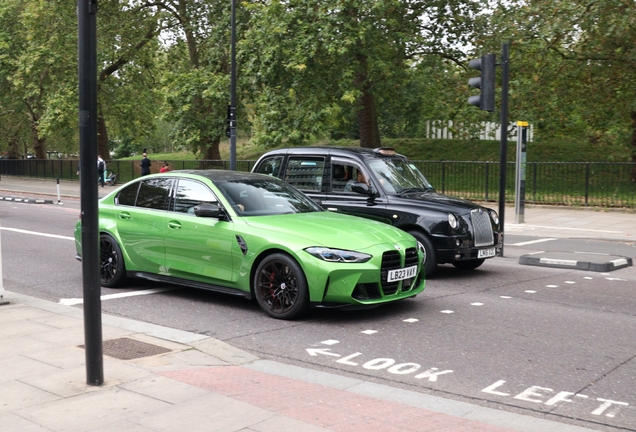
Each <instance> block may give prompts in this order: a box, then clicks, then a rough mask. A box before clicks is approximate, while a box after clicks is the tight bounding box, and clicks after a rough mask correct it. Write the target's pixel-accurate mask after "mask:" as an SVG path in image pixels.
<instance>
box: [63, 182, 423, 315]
mask: <svg viewBox="0 0 636 432" xmlns="http://www.w3.org/2000/svg"><path fill="white" fill-rule="evenodd" d="M152 179H157V180H155V184H159V185H168V184H169V185H171V186H170V188H171V189H170V190H171V192H170V197H171V198H170V200H169V203H166V204H165V207H162V208H161V209H156V208H144V207H138V206H134V205H122V204H121V203H120V202H119V201H118V200H119V196H120V193H121V194H123V193H126V192H122V191H124V189H126V188H129V189H128V191H130V190H131V188H132V189H134V188H136V187H139V188H141V186H135V184H136V183H139V182H142V181H145V182H148V181H152ZM186 180H190V183H193V182H196V183H197V185H199V186H201V187H205V188H208V189H209V191H210V192H211V194H212V195H213V196H214V198H215V199H216V200H217V202H216V203H214V202H213V204H215V205H218V207H219V208H220V209H221V212H222V216H221V217H200V216H197V215H195V214H193V213H192V211H190V212H188V213H186V212H178V211H174V209H175V208H176V206H177V204H174V202H176V201H175V199H176V198H175V197H176V196H177V195H178V193H177V192H175V191H176V190H177V189H176V185H177V184H179V185H181V184H182V183H181V182H185V181H186ZM261 181H263V182H267V184H269V183H271V182H276V184H275V185H274V186H271V185H270V186H264V187H277V188H278V187H282V188H285V190H287V189H289V188H291V190H292V191H291V193H294V194H299V195H300V196H298V195H294V198H293V199H292V200H288V201H293V202H292V204H294V203H296V202H297V201H298V200H300V201H302V204H303V205H307V206H313V207H310V210H309V211H304V210H303V211H302V212H295V213H294V212H291V213H290V212H287V211H284V212H283V211H281V212H280V213H276V212H278V211H279V209H283V208H285V207H284V206H285V205H287V204H288V202H286V201H284V200H279V196H277V195H273V194H272V193H270V192H266V193H264V196H265V200H266V201H268V200H271V201H272V202H275V203H277V204H276V205H270V207H268V208H273V209H274V210H273V211H274V214H270V213H271V212H270V213H267V212H265V213H264V214H258V215H248V213H247V212H246V213H245V214H241V212H240V211H239V210H238V207H237V205H236V203H235V202H233V201H232V199H231V198H230V196H229V195H228V190H229V189H230V188H226V189H228V190H224V186H223V185H224V184H226V185H227V184H228V182H229V183H231V185H232V187H235V186H236V185H243V183H241V182H246V183H245V184H248V183H249V182H252V183H249V184H258V185H263V184H264V183H259V182H261ZM254 182H256V183H254ZM278 182H280V183H278ZM183 184H185V183H183ZM283 185H284V186H283ZM273 190H275V191H278V190H279V189H273ZM285 193H287V192H285ZM285 193H283V192H281V194H280V195H281V196H283V195H284V194H285ZM175 194H177V195H175ZM285 196H286V195H285ZM139 199H140V198H138V199H137V200H138V201H137V202H139ZM122 200H123V198H122ZM303 200H307V203H305V202H304V201H303ZM279 202H280V204H278V203H279ZM98 226H99V232H100V236H104V235H108V236H110V237H112V239H114V241H115V242H116V243H117V244H118V245H119V247H120V249H121V255H122V257H123V263H124V266H125V271H126V275H127V276H133V277H146V278H148V279H155V280H158V281H165V282H171V283H176V284H182V285H186V286H196V287H197V288H204V289H212V290H217V291H223V292H230V293H238V294H241V295H244V296H245V297H247V298H253V297H254V281H255V272H256V269H257V268H258V266H259V264H260V263H261V262H262V261H263V260H264V259H266V258H267V257H268V256H271V255H272V254H277V253H280V254H284V255H285V256H287V257H290V258H291V259H292V260H293V261H295V262H296V263H297V264H298V265H299V266H300V268H301V269H302V272H303V276H304V279H305V280H306V285H307V291H308V293H307V294H308V301H309V303H310V304H311V305H312V306H323V307H350V308H356V307H364V306H374V305H379V304H382V303H386V302H391V301H395V300H400V299H404V298H408V297H414V296H415V295H417V294H418V293H420V292H422V291H423V290H424V288H425V278H424V275H423V273H422V269H421V267H422V266H421V262H422V259H423V255H422V254H423V252H422V248H421V247H418V244H417V241H416V240H415V238H414V237H412V236H411V235H410V234H408V233H406V232H404V231H402V230H400V229H397V228H394V227H392V226H390V225H386V224H383V223H381V222H376V221H371V220H368V219H363V218H359V217H355V216H349V215H344V214H336V213H332V212H328V211H324V210H322V209H321V208H319V207H318V206H317V205H316V204H315V203H313V201H311V200H310V199H309V198H308V197H306V196H305V195H304V194H302V193H301V192H299V191H297V190H296V189H294V188H293V187H291V186H289V185H287V184H285V183H283V182H282V181H279V180H278V179H272V178H271V177H267V176H262V175H259V174H250V173H236V172H232V171H229V172H225V171H214V170H205V171H172V172H170V173H163V174H155V175H149V176H145V177H142V178H141V179H137V180H133V181H131V182H129V183H127V184H126V185H123V186H121V187H119V188H118V189H116V190H114V191H113V192H111V193H110V194H108V195H107V196H105V197H104V198H102V199H100V200H99V225H98ZM75 244H76V251H77V258H78V259H81V255H82V230H81V220H80V221H78V223H77V225H76V228H75ZM311 247H320V248H331V249H334V250H343V251H355V253H358V254H367V255H368V256H370V258H369V259H368V260H366V261H365V262H335V261H330V260H324V259H321V258H319V257H317V256H315V255H314V254H312V253H310V252H308V251H307V250H306V249H307V248H311ZM407 250H409V251H411V254H413V250H415V251H417V256H416V259H415V265H417V274H416V275H415V276H413V277H410V278H408V279H403V280H399V281H398V282H397V283H394V285H395V287H394V288H391V289H389V290H383V289H381V288H380V286H381V285H382V283H383V282H382V280H383V279H382V278H383V277H384V280H385V283H386V271H384V274H382V267H383V255H384V254H385V253H387V252H389V253H393V254H395V252H394V251H399V252H400V256H401V262H400V264H399V267H404V266H405V261H404V260H405V258H404V252H405V251H407ZM101 259H103V258H101ZM102 264H103V263H102ZM411 265H412V264H411ZM192 283H195V284H196V285H192ZM102 284H104V282H103V280H102ZM369 293H372V294H369Z"/></svg>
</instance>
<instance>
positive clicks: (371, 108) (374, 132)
mask: <svg viewBox="0 0 636 432" xmlns="http://www.w3.org/2000/svg"><path fill="white" fill-rule="evenodd" d="M358 123H359V126H360V147H368V148H376V147H381V146H382V143H381V141H380V128H379V126H378V115H377V112H376V109H375V98H374V97H373V93H371V92H370V91H368V90H366V89H365V92H364V94H363V95H362V98H361V100H360V109H359V110H358Z"/></svg>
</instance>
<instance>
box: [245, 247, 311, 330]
mask: <svg viewBox="0 0 636 432" xmlns="http://www.w3.org/2000/svg"><path fill="white" fill-rule="evenodd" d="M254 294H255V297H256V301H257V302H258V305H259V306H260V307H261V309H263V311H264V312H265V313H266V314H268V315H269V316H271V317H273V318H278V319H287V320H289V319H294V318H298V317H300V316H302V315H303V314H305V313H306V312H307V310H308V309H309V293H308V288H307V280H306V279H305V274H304V273H303V270H302V269H301V268H300V266H299V265H298V263H297V262H296V261H295V260H293V259H292V258H290V257H289V256H287V255H285V254H282V253H275V254H272V255H269V256H267V257H266V258H265V259H263V261H261V263H260V264H259V265H258V268H257V270H256V273H255V275H254Z"/></svg>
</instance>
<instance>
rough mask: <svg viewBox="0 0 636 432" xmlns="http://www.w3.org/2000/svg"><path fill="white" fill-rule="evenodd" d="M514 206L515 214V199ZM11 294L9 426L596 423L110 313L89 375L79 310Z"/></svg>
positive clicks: (532, 225) (423, 427)
mask: <svg viewBox="0 0 636 432" xmlns="http://www.w3.org/2000/svg"><path fill="white" fill-rule="evenodd" d="M58 188H59V189H58ZM103 190H104V192H106V191H110V190H112V188H108V187H105V188H103ZM0 191H4V192H0V197H2V196H12V197H15V196H29V197H33V196H34V195H44V196H46V195H48V196H51V195H53V196H56V195H57V194H58V193H59V196H61V197H63V198H64V199H78V198H79V183H78V182H61V183H60V185H59V186H58V185H57V183H56V182H55V181H44V180H24V179H15V178H7V177H2V179H1V180H0ZM58 191H59V192H58ZM99 192H100V194H101V193H102V188H99ZM55 201H57V200H55ZM61 204H63V201H62V203H61ZM25 205H27V204H25ZM489 206H490V207H493V208H496V205H492V203H491V205H489ZM506 218H507V219H506V220H512V221H514V210H512V212H508V213H507V215H506ZM525 221H526V223H525V224H518V225H519V226H518V227H517V228H518V231H519V232H524V231H523V230H534V231H528V232H534V234H531V235H539V234H537V233H536V232H538V231H541V230H547V231H555V234H554V235H555V236H556V234H557V233H560V234H561V235H563V234H566V235H572V233H575V234H574V236H584V235H590V236H595V237H596V238H603V237H607V238H620V239H625V240H629V241H636V217H635V216H634V214H633V213H629V212H604V211H593V210H573V209H560V208H545V209H544V208H540V207H537V208H532V209H529V208H527V209H526V215H525ZM599 228H602V229H601V230H599ZM514 229H515V224H509V223H508V222H507V223H506V230H507V231H508V230H511V231H514ZM612 236H615V237H612ZM0 282H1V281H0ZM1 293H2V285H1V283H0V294H1ZM4 300H5V301H8V304H5V305H1V306H0V429H1V430H3V431H4V430H6V431H20V432H23V431H24V432H28V431H56V432H57V431H79V432H84V431H100V432H105V431H118V432H119V431H140V432H141V431H156V432H159V431H188V432H194V431H219V432H222V431H229V432H233V431H259V432H269V431H272V432H286V431H290V432H292V431H293V432H297V431H302V432H313V431H316V432H318V431H342V432H358V431H365V432H368V431H382V432H392V431H395V432H408V431H413V432H415V431H418V432H427V431H433V430H434V431H440V432H463V431H483V432H494V431H500V432H504V431H525V432H583V431H588V430H590V429H585V428H582V427H578V426H571V425H566V424H563V423H558V422H553V421H550V420H545V419H540V418H536V417H530V416H524V415H520V414H513V413H509V412H506V411H501V410H497V409H491V408H484V407H480V406H478V405H474V404H469V403H465V402H458V401H453V400H450V399H444V398H440V397H435V396H430V395H427V394H424V393H418V392H412V391H407V390H403V389H399V388H394V387H390V386H385V385H379V384H374V383H371V382H365V381H363V380H359V379H352V378H347V377H342V376H338V375H335V374H329V373H324V372H318V371H315V370H310V369H305V368H300V367H295V366H290V365H285V364H282V363H278V362H273V361H268V360H262V359H259V358H257V357H254V356H253V355H251V354H249V353H247V352H244V351H242V350H239V349H236V348H233V347H232V346H230V345H227V344H226V343H224V342H221V341H218V340H216V339H213V338H210V337H208V336H205V335H200V334H195V333H189V332H184V331H180V330H176V329H172V328H167V327H161V326H157V325H153V324H148V323H144V322H140V321H134V320H130V319H125V318H120V317H115V316H110V315H103V316H102V323H103V338H102V339H103V341H104V377H105V383H104V385H102V386H89V385H87V384H86V377H87V373H86V366H85V364H86V361H85V352H84V349H83V348H82V347H81V346H82V345H83V344H84V322H83V311H82V310H81V309H79V308H77V307H71V306H64V305H59V304H56V303H52V302H48V301H44V300H40V299H36V298H32V297H27V296H23V295H20V294H17V293H13V292H9V291H5V292H4Z"/></svg>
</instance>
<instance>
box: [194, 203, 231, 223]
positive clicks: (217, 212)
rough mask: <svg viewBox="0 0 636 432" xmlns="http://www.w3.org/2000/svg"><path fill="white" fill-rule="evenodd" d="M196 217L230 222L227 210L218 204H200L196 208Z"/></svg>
mask: <svg viewBox="0 0 636 432" xmlns="http://www.w3.org/2000/svg"><path fill="white" fill-rule="evenodd" d="M194 215H195V216H196V217H207V218H217V219H222V220H228V218H227V215H226V214H225V210H223V208H222V207H221V206H220V205H218V204H199V205H197V206H195V207H194Z"/></svg>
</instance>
